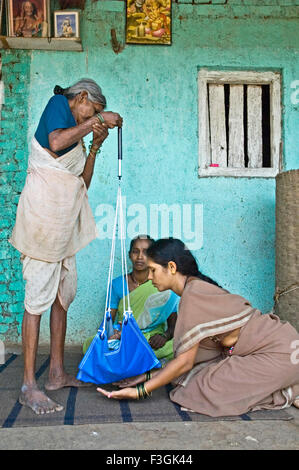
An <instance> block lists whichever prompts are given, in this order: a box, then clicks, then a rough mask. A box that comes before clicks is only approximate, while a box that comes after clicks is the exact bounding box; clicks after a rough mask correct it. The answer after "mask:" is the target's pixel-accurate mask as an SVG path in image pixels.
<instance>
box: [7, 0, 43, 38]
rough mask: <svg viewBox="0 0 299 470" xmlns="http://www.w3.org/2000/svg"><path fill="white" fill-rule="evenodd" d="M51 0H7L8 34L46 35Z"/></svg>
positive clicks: (29, 36) (25, 35)
mask: <svg viewBox="0 0 299 470" xmlns="http://www.w3.org/2000/svg"><path fill="white" fill-rule="evenodd" d="M48 1H49V0H33V1H30V2H29V1H24V0H7V4H8V18H7V27H8V31H7V32H8V36H20V37H27V38H31V37H46V36H47V35H48V24H49V4H48Z"/></svg>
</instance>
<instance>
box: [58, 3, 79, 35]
mask: <svg viewBox="0 0 299 470" xmlns="http://www.w3.org/2000/svg"><path fill="white" fill-rule="evenodd" d="M54 36H55V38H69V39H75V38H79V37H80V34H79V12H78V11H66V10H62V11H54Z"/></svg>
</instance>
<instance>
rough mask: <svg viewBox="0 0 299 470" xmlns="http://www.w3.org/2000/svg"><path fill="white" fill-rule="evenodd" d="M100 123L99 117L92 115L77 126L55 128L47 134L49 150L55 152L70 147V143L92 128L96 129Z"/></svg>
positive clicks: (83, 135)
mask: <svg viewBox="0 0 299 470" xmlns="http://www.w3.org/2000/svg"><path fill="white" fill-rule="evenodd" d="M99 125H101V123H100V121H99V118H98V117H97V116H93V117H92V118H90V119H87V121H85V122H82V124H78V126H74V127H69V128H68V129H56V130H55V131H53V132H51V133H50V134H49V145H50V150H52V152H54V153H56V152H59V151H60V150H63V149H66V148H68V147H71V145H73V144H75V143H77V142H79V140H80V139H82V137H85V136H86V135H87V134H89V133H90V132H91V131H93V130H97V129H98V126H99Z"/></svg>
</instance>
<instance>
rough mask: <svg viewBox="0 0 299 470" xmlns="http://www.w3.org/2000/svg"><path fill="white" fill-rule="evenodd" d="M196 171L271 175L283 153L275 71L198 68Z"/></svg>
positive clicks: (277, 74) (279, 79) (279, 105)
mask: <svg viewBox="0 0 299 470" xmlns="http://www.w3.org/2000/svg"><path fill="white" fill-rule="evenodd" d="M198 104H199V171H198V174H199V176H243V177H250V176H254V177H257V176H259V177H266V178H267V177H275V176H276V174H277V173H278V172H279V169H280V155H281V147H282V146H281V76H280V74H279V73H277V72H270V71H269V72H253V71H220V70H217V71H215V70H209V69H201V70H200V71H199V73H198Z"/></svg>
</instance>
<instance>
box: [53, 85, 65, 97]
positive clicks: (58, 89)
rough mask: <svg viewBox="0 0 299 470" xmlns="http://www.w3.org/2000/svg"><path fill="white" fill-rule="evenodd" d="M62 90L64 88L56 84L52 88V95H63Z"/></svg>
mask: <svg viewBox="0 0 299 470" xmlns="http://www.w3.org/2000/svg"><path fill="white" fill-rule="evenodd" d="M63 92H64V89H63V88H61V86H59V85H56V86H55V88H54V90H53V93H54V95H63Z"/></svg>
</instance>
